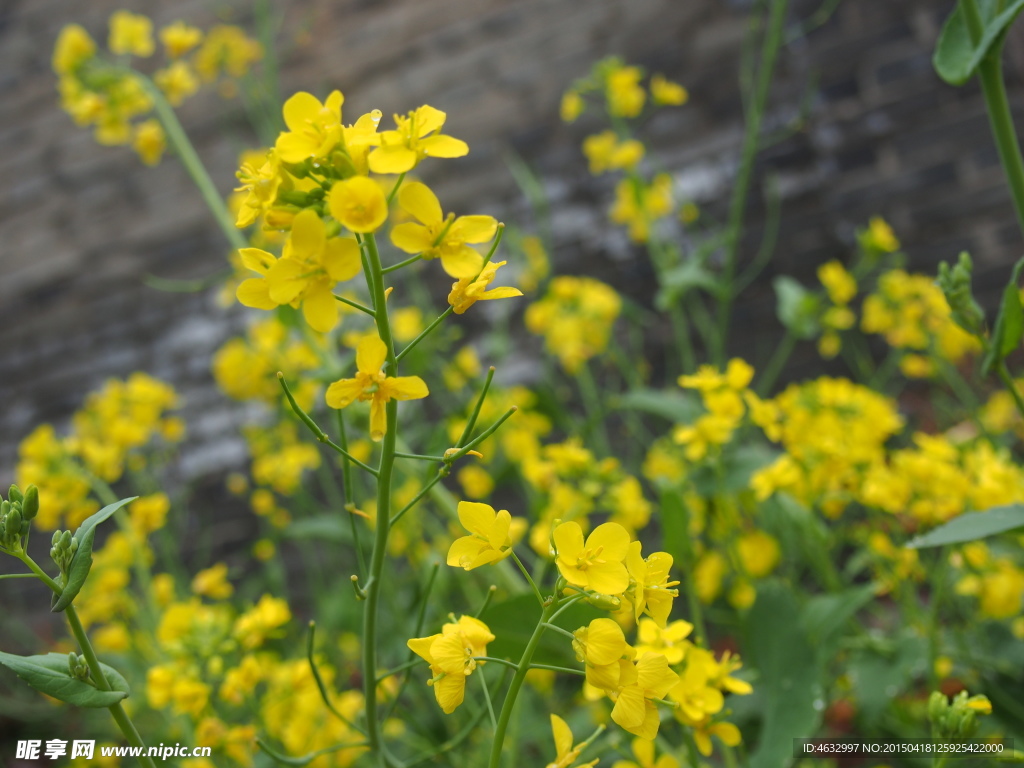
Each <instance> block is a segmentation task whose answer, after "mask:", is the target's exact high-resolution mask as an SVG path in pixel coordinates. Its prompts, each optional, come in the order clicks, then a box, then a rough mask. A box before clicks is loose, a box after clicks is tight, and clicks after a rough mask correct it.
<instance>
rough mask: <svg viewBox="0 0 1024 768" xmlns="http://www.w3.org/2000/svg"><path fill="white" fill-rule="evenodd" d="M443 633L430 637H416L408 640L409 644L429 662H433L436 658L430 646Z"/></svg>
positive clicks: (410, 648)
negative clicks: (431, 654) (432, 655)
mask: <svg viewBox="0 0 1024 768" xmlns="http://www.w3.org/2000/svg"><path fill="white" fill-rule="evenodd" d="M440 636H441V635H431V636H430V637H414V638H412V639H411V640H408V641H407V642H406V645H408V646H409V650H410V651H412V652H413V653H415V654H416V655H417V656H419V657H420V658H421V659H424V660H425V661H426V662H427V663H428V664H433V663H434V660H433V658H432V657H431V656H430V646H431V645H433V643H434V641H435V640H436V639H437V638H439V637H440Z"/></svg>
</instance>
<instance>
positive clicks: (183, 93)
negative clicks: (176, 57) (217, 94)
mask: <svg viewBox="0 0 1024 768" xmlns="http://www.w3.org/2000/svg"><path fill="white" fill-rule="evenodd" d="M153 82H155V83H156V84H157V86H158V87H159V88H160V90H161V91H163V92H164V96H166V97H167V101H169V102H170V103H171V106H173V107H178V106H181V103H182V102H183V101H185V99H187V98H188V97H189V96H191V95H192V94H193V93H195V92H196V91H198V90H199V80H198V79H197V78H196V76H195V73H194V72H193V71H192V67H190V66H189V65H188V64H187V63H185V62H184V61H175V62H174V63H173V64H171V66H169V67H167V68H166V69H160V70H157V71H156V72H155V73H153Z"/></svg>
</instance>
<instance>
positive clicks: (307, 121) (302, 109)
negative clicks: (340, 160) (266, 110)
mask: <svg viewBox="0 0 1024 768" xmlns="http://www.w3.org/2000/svg"><path fill="white" fill-rule="evenodd" d="M344 101H345V97H344V96H343V95H342V93H341V91H331V93H330V95H329V96H328V97H327V100H326V101H325V102H323V103H321V101H320V99H318V98H317V97H316V96H314V95H313V94H311V93H306V92H305V91H299V92H298V93H296V94H295V95H293V96H292V97H291V98H289V99H288V100H287V101H286V102H285V103H284V109H283V113H284V122H285V125H287V126H288V130H287V131H282V132H281V133H280V134H279V135H278V137H277V141H276V142H275V143H274V149H275V150H277V154H278V156H279V157H280V158H281V160H283V161H284V162H286V163H301V162H302V161H303V160H305V159H307V158H310V157H324V156H325V155H327V154H328V153H329V152H330V151H331V150H332V149H334V147H335V146H336V145H337V144H338V142H339V141H340V140H341V135H342V127H341V105H342V103H344Z"/></svg>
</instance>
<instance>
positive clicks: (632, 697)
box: [612, 653, 679, 741]
mask: <svg viewBox="0 0 1024 768" xmlns="http://www.w3.org/2000/svg"><path fill="white" fill-rule="evenodd" d="M677 682H679V675H677V674H676V673H675V672H673V671H672V670H671V669H669V666H668V662H667V661H666V660H665V657H664V656H662V655H661V654H657V653H645V654H644V655H643V656H641V657H640V659H639V660H638V661H637V662H636V664H635V665H634V664H626V665H623V671H622V679H621V681H620V687H619V691H618V695H617V697H616V698H615V706H614V707H613V708H612V720H614V721H615V722H616V723H617V724H618V725H620V726H621V727H622V728H624V729H626V730H627V731H629V732H630V733H632V734H633V735H635V736H639V737H640V738H642V739H647V740H648V741H652V740H653V739H654V737H655V736H657V735H658V727H659V726H660V725H661V718H660V717H659V716H658V708H657V706H656V705H655V704H654V702H653V701H651V699H663V698H665V696H666V695H667V694H668V692H669V691H670V690H672V689H673V688H674V687H675V685H676V683H677Z"/></svg>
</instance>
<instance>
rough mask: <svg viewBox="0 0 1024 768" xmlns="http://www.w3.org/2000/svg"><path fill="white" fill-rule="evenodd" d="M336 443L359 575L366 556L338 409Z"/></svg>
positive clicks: (364, 567)
mask: <svg viewBox="0 0 1024 768" xmlns="http://www.w3.org/2000/svg"><path fill="white" fill-rule="evenodd" d="M338 445H339V447H340V448H341V450H342V451H344V453H342V454H341V482H342V485H344V488H343V489H342V492H343V493H344V494H345V512H346V513H347V514H348V522H349V527H350V529H351V530H352V546H353V547H355V550H356V562H358V563H359V575H360V576H364V575H366V556H365V555H364V554H363V546H362V544H360V543H359V526H358V525H357V524H356V516H355V514H354V513H353V512H352V510H353V509H355V506H356V505H355V502H354V501H353V489H352V465H351V463H350V462H349V460H348V459H347V458H346V457H347V456H349V455H350V454H349V452H348V433H347V432H346V431H345V415H344V412H343V411H342V410H341V409H339V410H338Z"/></svg>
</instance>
